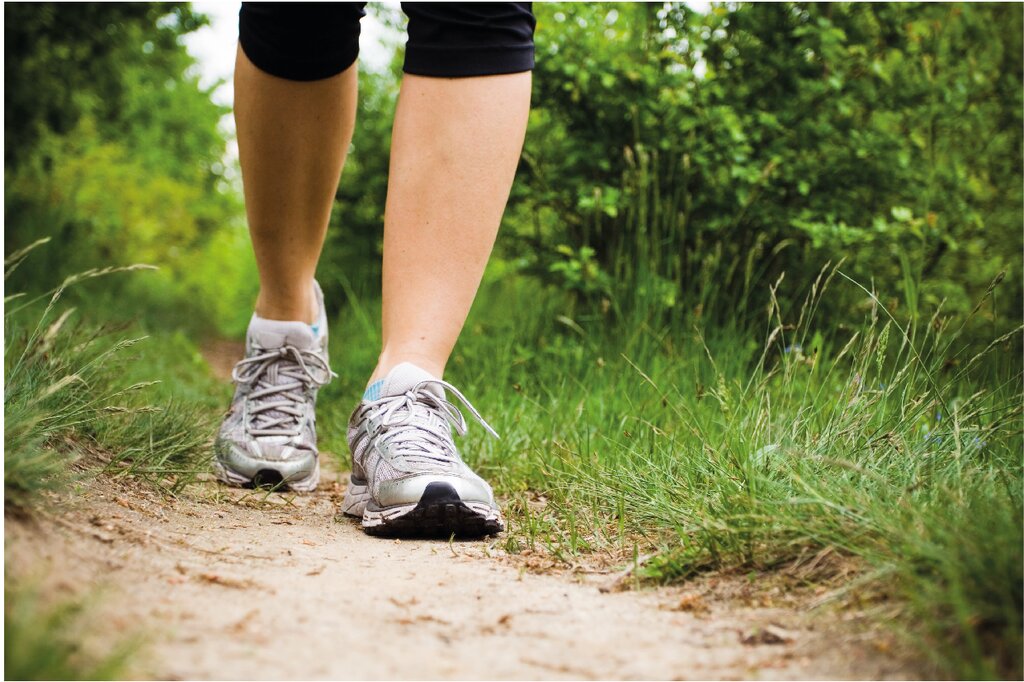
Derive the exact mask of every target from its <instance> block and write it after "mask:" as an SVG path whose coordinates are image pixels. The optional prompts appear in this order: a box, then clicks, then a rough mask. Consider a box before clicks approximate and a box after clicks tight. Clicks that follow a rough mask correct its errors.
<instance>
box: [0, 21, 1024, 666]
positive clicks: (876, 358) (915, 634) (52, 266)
mask: <svg viewBox="0 0 1024 682" xmlns="http://www.w3.org/2000/svg"><path fill="white" fill-rule="evenodd" d="M536 10H537V12H538V18H539V24H538V36H537V38H538V67H537V70H536V72H535V80H534V83H535V85H534V88H535V92H534V108H533V112H532V114H531V125H530V132H529V134H528V139H527V144H526V149H525V151H524V154H523V161H522V164H521V167H520V172H519V175H518V178H517V183H516V187H515V189H514V192H513V196H512V200H511V202H510V205H509V208H508V210H507V212H506V219H505V223H504V226H503V232H502V236H501V238H500V240H499V245H498V249H497V252H496V256H495V258H494V259H493V261H492V263H491V264H490V266H489V268H488V271H487V274H486V276H485V284H484V287H483V289H482V293H481V298H480V300H479V301H478V304H477V306H476V307H475V309H474V312H473V314H472V316H471V319H470V321H469V323H468V324H467V329H466V333H465V334H464V337H463V339H462V341H460V344H459V346H458V348H457V349H456V354H455V356H454V358H453V361H452V363H451V366H450V373H451V375H452V379H453V380H455V381H457V382H458V383H459V384H460V386H463V387H464V388H465V389H466V392H467V394H468V395H469V396H470V397H471V398H472V399H473V400H474V402H475V403H476V404H477V405H478V406H479V407H481V408H482V411H483V412H484V414H485V415H486V416H487V418H488V420H489V421H491V423H493V424H494V425H495V426H496V427H497V428H498V430H499V431H500V432H501V433H502V434H503V436H504V438H503V439H502V440H501V441H500V442H485V441H483V440H482V439H481V438H479V435H480V434H477V436H478V438H475V439H474V440H473V446H472V447H471V448H469V449H467V453H468V455H467V456H468V457H469V459H471V461H472V462H473V464H474V465H476V466H478V467H479V468H480V469H481V470H482V472H483V473H485V474H486V475H487V476H489V477H490V478H491V479H492V480H493V481H494V482H495V483H496V487H497V489H498V491H499V494H500V495H501V496H502V497H503V499H504V500H505V503H506V509H507V511H508V514H509V517H510V521H511V523H512V528H511V531H510V533H509V534H508V536H507V538H506V543H507V546H508V549H509V550H511V551H517V550H518V549H521V548H523V547H526V546H533V547H544V548H547V549H548V551H550V552H551V553H553V554H554V555H555V556H559V557H564V558H566V560H569V559H571V557H573V556H575V555H579V554H586V553H588V552H593V551H610V552H618V553H619V554H620V555H622V556H631V555H634V554H635V555H636V556H639V555H641V554H643V555H644V556H647V555H649V554H650V555H653V556H652V558H650V559H649V560H648V561H647V562H646V563H645V564H644V566H643V567H642V572H643V573H644V575H645V576H646V577H648V578H649V579H651V580H663V581H670V580H683V579H686V578H687V577H690V576H692V575H693V574H694V573H695V572H698V571H705V570H712V569H724V570H732V569H742V570H753V569H757V570H772V569H775V568H778V567H781V566H788V567H800V566H809V565H812V564H813V562H812V561H811V559H812V558H813V557H815V556H821V555H822V552H832V553H835V554H837V555H839V556H842V557H846V558H848V559H850V560H851V561H855V562H857V565H858V566H860V569H861V572H860V578H859V579H858V581H857V583H856V585H854V586H853V587H851V588H850V589H851V590H852V591H854V592H856V593H857V594H858V595H860V596H861V598H863V599H865V600H868V602H869V603H870V604H872V605H873V606H872V609H874V611H873V612H874V613H875V615H876V616H877V617H878V618H879V619H884V620H889V621H892V622H894V623H896V624H897V625H898V626H900V627H901V628H902V629H903V630H904V631H905V632H907V633H908V635H909V638H910V639H909V641H911V642H913V643H915V644H916V645H919V646H920V647H921V650H922V651H924V652H927V654H928V655H929V656H930V657H931V658H932V659H933V661H934V663H935V665H936V666H937V668H936V670H938V671H939V672H940V673H941V674H946V675H953V676H965V677H1000V676H1002V677H1013V678H1020V677H1021V675H1022V670H1021V667H1022V663H1021V632H1022V625H1021V623H1022V614H1021V603H1022V600H1024V590H1022V575H1021V574H1022V565H1024V560H1022V550H1021V547H1022V545H1024V531H1022V514H1024V505H1022V485H1021V484H1022V471H1021V466H1022V460H1021V455H1022V438H1021V433H1022V429H1021V426H1022V424H1021V417H1022V415H1021V412H1022V400H1021V397H1022V366H1021V357H1022V354H1021V350H1022V346H1021V335H1020V330H1021V323H1022V319H1021V311H1022V308H1024V294H1022V284H1021V282H1022V279H1021V275H1022V272H1021V270H1022V250H1024V230H1022V227H1024V213H1022V201H1024V196H1022V186H1024V185H1022V175H1021V173H1022V159H1021V150H1022V139H1021V134H1022V115H1024V111H1022V107H1024V99H1022V97H1024V85H1022V78H1024V71H1022V52H1024V46H1022V34H1024V26H1022V14H1024V12H1022V9H1021V6H1020V5H1015V4H1006V5H988V4H952V5H949V4H925V3H901V4H829V5H816V4H771V5H762V4H754V5H746V4H739V5H731V4H730V5H712V7H711V9H710V10H709V11H707V12H695V11H692V10H690V9H688V8H687V7H685V6H683V5H678V4H665V5H662V4H629V3H621V4H620V3H600V4H593V3H592V4H560V3H552V4H538V5H537V6H536ZM4 11H5V20H6V28H5V38H6V42H5V58H6V62H5V79H6V83H7V89H6V92H7V95H6V100H5V129H6V137H5V140H6V144H5V150H4V151H5V163H6V173H5V220H6V223H5V241H6V245H5V255H6V257H7V267H6V268H5V277H6V280H5V281H6V285H7V299H5V342H6V347H5V374H6V380H7V381H6V387H5V395H4V399H5V400H4V405H5V417H6V428H5V446H6V454H5V466H6V474H5V496H6V501H7V505H6V507H7V508H8V509H10V506H11V505H16V506H17V507H19V508H30V507H31V505H32V504H33V500H34V499H37V498H38V492H39V489H40V488H43V487H45V486H47V485H59V483H60V481H62V480H66V477H67V476H68V475H70V474H71V470H70V469H69V468H68V463H69V462H70V461H71V460H73V459H74V458H75V457H76V456H78V455H79V454H80V453H81V451H82V449H83V447H85V446H86V445H87V446H88V447H89V448H92V449H99V450H102V451H104V452H106V453H108V457H107V461H108V463H109V464H108V466H107V469H108V470H110V469H115V470H117V471H119V472H121V473H124V474H130V475H140V476H143V477H145V478H147V479H148V480H150V481H151V482H153V483H154V484H156V485H162V486H165V487H172V488H173V487H175V486H180V485H183V484H184V483H185V482H187V481H188V480H189V472H192V471H195V470H198V469H200V468H201V467H202V466H203V463H204V457H205V456H206V454H205V452H204V450H203V448H202V447H201V446H200V443H201V442H202V441H203V440H204V434H205V433H206V431H205V430H209V429H212V422H213V421H214V420H215V418H216V415H217V411H218V409H219V408H220V407H221V405H222V403H225V401H226V400H227V395H228V390H227V388H226V387H224V386H220V385H217V384H215V383H214V382H212V381H211V380H210V379H209V377H208V376H207V375H206V374H205V372H204V370H203V364H202V359H201V356H200V355H199V352H198V350H197V349H198V347H199V345H200V344H201V343H202V342H203V340H204V339H207V338H210V337H215V336H234V337H238V336H240V335H241V334H242V333H243V332H244V327H245V324H246V321H247V319H248V315H249V312H250V309H251V308H250V306H251V301H252V299H253V296H254V292H255V270H254V266H253V263H252V257H251V254H250V252H249V246H248V242H247V238H246V234H245V225H244V216H243V214H242V211H241V203H240V199H239V196H238V188H237V186H235V185H234V184H232V182H230V178H231V172H230V171H231V169H230V168H226V167H225V165H224V161H223V158H224V149H225V140H224V136H223V133H222V131H221V130H220V128H219V127H218V121H219V119H220V117H221V116H222V115H223V114H224V113H225V112H224V111H223V110H222V109H221V108H219V107H217V106H216V105H214V104H213V103H211V101H210V96H209V95H210V93H209V91H207V90H204V89H202V88H201V87H200V86H199V84H198V80H197V76H196V75H195V71H194V69H193V68H192V60H191V58H190V57H189V56H188V54H187V53H186V52H185V50H184V48H183V47H182V46H181V42H180V38H181V36H183V35H185V34H187V33H188V32H190V31H193V30H195V29H196V28H197V27H198V26H200V25H202V22H203V18H202V17H201V16H199V15H197V14H195V13H194V12H193V11H192V10H191V9H189V7H188V6H187V5H133V4H128V5H89V4H85V5H74V6H64V7H61V8H60V10H59V15H58V10H57V8H56V7H55V6H53V5H48V4H42V5H20V4H13V5H11V4H8V5H5V7H4ZM382 17H383V19H384V20H385V21H391V22H400V21H401V20H400V19H399V18H397V17H394V16H392V15H390V14H383V15H382ZM71 24H74V25H75V26H76V27H78V29H76V31H74V32H70V31H66V30H63V27H66V26H68V25H71ZM400 63H401V61H400V55H396V59H395V61H394V62H393V64H392V68H391V69H387V70H384V71H383V72H379V73H378V72H365V73H363V74H362V75H361V79H362V80H361V83H360V87H361V103H360V115H359V118H358V124H357V133H356V139H355V141H354V144H353V150H352V154H351V155H350V161H349V165H348V167H347V168H346V171H345V175H344V177H343V181H342V184H341V187H340V188H339V190H338V197H337V210H336V211H335V212H334V217H333V219H332V221H333V223H334V224H333V225H332V230H331V234H330V237H329V243H328V246H327V248H326V250H325V258H324V261H323V263H322V265H321V269H320V275H319V276H320V280H321V282H322V284H323V285H324V288H325V291H326V292H327V296H328V301H329V305H330V306H331V313H332V315H333V316H334V317H335V318H336V322H335V327H334V330H335V331H334V333H333V334H332V342H333V343H334V344H335V345H336V347H335V348H334V349H333V350H332V358H333V359H334V361H335V364H336V366H335V370H336V371H338V372H339V374H340V379H339V380H338V381H336V382H335V383H333V384H331V385H330V386H329V387H328V388H327V389H326V390H325V393H324V397H323V400H322V404H323V405H324V411H325V414H323V415H322V416H321V422H322V423H323V424H324V427H323V429H322V430H323V431H324V434H323V435H324V437H325V441H326V446H327V447H328V448H331V449H333V451H335V452H338V453H344V443H343V436H342V434H343V432H344V431H343V428H342V427H343V424H344V421H345V419H346V417H347V413H348V409H349V407H350V405H351V403H352V402H353V401H354V400H356V399H357V397H358V394H359V392H360V390H361V388H362V383H363V380H364V378H365V376H366V374H367V373H368V372H369V371H370V369H371V368H372V366H373V363H374V360H375V354H376V348H377V345H376V344H377V342H378V340H379V327H378V323H377V311H378V299H377V286H378V281H379V275H380V273H379V265H378V258H377V256H379V252H380V245H381V222H382V212H383V206H384V194H385V191H386V172H387V145H388V139H389V135H390V122H391V116H392V109H393V103H394V96H395V94H396V93H397V88H398V85H399V78H400V73H399V71H398V67H399V65H400ZM42 237H50V238H51V241H50V242H49V243H47V244H45V245H41V246H39V247H37V248H35V249H33V250H31V251H30V252H28V253H24V252H22V251H21V250H23V249H25V248H27V247H29V246H30V245H31V244H33V243H35V242H36V241H37V240H38V239H40V238H42ZM136 263H149V264H152V265H156V266H158V267H159V269H158V270H157V271H155V272H135V273H117V272H115V273H110V274H109V276H103V277H96V276H92V275H98V274H101V273H92V274H91V275H90V276H89V277H77V278H74V279H73V281H71V282H69V284H73V285H74V286H71V287H70V288H67V289H66V290H65V289H63V288H62V289H61V290H60V291H59V292H58V293H59V295H58V296H57V297H56V298H54V296H53V292H54V288H55V287H58V286H59V285H61V282H64V281H65V280H66V278H69V277H73V276H74V275H76V273H82V272H84V271H87V270H88V269H90V268H95V267H103V268H113V267H127V266H131V265H133V264H136ZM13 292H16V293H19V294H24V296H22V297H21V298H18V299H11V295H12V293H13ZM36 297H39V298H38V300H37V301H36ZM33 301H35V302H33ZM527 301H528V302H529V305H523V303H525V302H527ZM72 307H74V308H76V311H75V312H71V313H68V312H67V311H68V310H71V308H72ZM147 334H148V335H150V337H151V338H148V339H146V340H143V341H140V342H138V343H131V342H130V341H131V340H132V339H137V338H139V337H141V336H145V335H147ZM69 377H71V378H69ZM150 380H160V381H161V382H162V383H159V384H156V385H149V384H148V381H150ZM189 425H191V428H190V426H189ZM76 453H77V454H76ZM539 499H543V500H545V501H546V502H545V503H544V504H538V502H537V500H539ZM821 577H822V576H820V575H817V574H811V578H810V579H820V578H821ZM25 612H26V611H25V610H24V609H23V610H21V611H17V612H5V616H7V617H12V616H11V614H12V613H15V615H17V614H22V615H23V614H24V613H25ZM19 617H21V616H19ZM5 623H6V624H7V626H8V628H9V629H10V628H11V627H12V625H11V622H9V621H5ZM14 627H17V623H15V624H14Z"/></svg>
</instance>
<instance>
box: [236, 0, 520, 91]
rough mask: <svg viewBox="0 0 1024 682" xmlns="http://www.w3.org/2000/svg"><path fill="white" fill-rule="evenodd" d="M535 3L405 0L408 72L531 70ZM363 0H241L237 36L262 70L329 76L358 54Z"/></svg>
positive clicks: (303, 77)
mask: <svg viewBox="0 0 1024 682" xmlns="http://www.w3.org/2000/svg"><path fill="white" fill-rule="evenodd" d="M531 4H532V3H529V2H403V3H402V10H403V11H404V12H405V14H406V16H408V17H409V29H408V32H409V36H408V40H407V42H406V48H405V66H404V70H405V72H406V73H410V74H414V75H417V76H435V77H439V78H462V77H468V76H492V75H496V74H502V73H519V72H522V71H530V70H531V69H533V30H534V27H535V25H536V20H535V19H534V17H533V12H532V10H531ZM365 6H366V3H364V2H351V3H347V2H326V3H318V2H308V3H307V2H268V3H261V2H243V3H242V10H241V12H240V13H239V21H238V39H239V42H240V43H241V45H242V50H243V51H244V52H245V55H246V56H247V57H248V58H249V59H250V61H252V63H253V64H255V65H256V67H257V68H259V69H260V70H261V71H265V72H266V73H269V74H270V75H272V76H278V77H280V78H287V79H288V80H296V81H313V80H319V79H321V78H330V77H331V76H334V75H336V74H339V73H341V72H342V71H344V70H345V69H347V68H348V67H350V66H351V65H352V64H353V63H354V62H355V61H356V57H357V56H358V55H359V20H360V19H361V18H362V17H363V16H364V15H365V14H366V12H365V10H364V7H365Z"/></svg>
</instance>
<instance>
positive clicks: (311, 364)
mask: <svg viewBox="0 0 1024 682" xmlns="http://www.w3.org/2000/svg"><path fill="white" fill-rule="evenodd" d="M333 376H336V375H335V374H334V372H332V371H331V368H330V367H328V366H327V363H326V362H325V361H324V359H323V357H321V356H320V355H318V354H316V353H314V352H313V351H308V350H300V349H298V348H296V347H295V346H282V347H280V348H275V349H273V350H268V351H265V352H263V353H260V354H259V355H254V356H252V357H251V358H245V359H244V360H242V361H241V362H239V363H238V364H237V365H235V368H234V369H233V370H232V372H231V378H233V379H234V380H235V381H236V382H237V383H239V384H242V385H245V386H251V387H252V388H253V390H252V391H251V392H250V393H249V394H248V395H247V396H246V398H247V399H248V401H249V405H248V419H247V420H246V424H245V429H246V432H247V433H249V435H252V436H291V437H295V436H298V435H300V434H301V431H300V426H301V420H302V417H303V415H304V414H305V407H306V401H307V396H306V395H305V391H306V390H308V389H309V388H312V387H314V386H315V387H317V388H319V387H320V386H323V385H324V384H326V383H327V382H329V381H330V380H331V377H333ZM272 396H273V397H276V400H275V399H269V400H268V398H271V397H272Z"/></svg>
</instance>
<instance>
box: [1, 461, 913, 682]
mask: <svg viewBox="0 0 1024 682" xmlns="http://www.w3.org/2000/svg"><path fill="white" fill-rule="evenodd" d="M331 460H332V458H331V457H329V456H328V457H324V461H325V463H329V462H331ZM343 482H344V474H339V473H338V472H336V471H332V470H330V469H328V470H327V471H326V472H325V477H324V481H323V483H322V485H321V490H320V491H319V492H317V493H314V494H311V495H279V494H267V493H262V492H253V491H242V490H233V489H228V488H225V487H222V486H220V485H218V484H216V483H214V482H213V481H204V482H202V483H200V484H199V485H197V486H195V487H194V488H193V489H191V490H189V491H188V492H187V494H185V495H182V496H180V497H178V498H176V499H170V500H169V499H167V498H166V497H163V496H161V495H159V494H156V493H154V492H151V491H148V490H145V489H142V488H141V487H140V486H139V485H138V484H135V483H133V482H131V481H127V480H114V479H111V478H110V477H101V478H100V479H98V480H96V481H94V482H91V483H88V484H87V485H85V486H84V488H83V489H80V490H79V491H77V493H76V494H75V495H74V496H73V498H74V499H73V500H71V502H72V504H71V505H70V506H68V507H67V508H62V507H61V508H56V509H57V510H56V511H52V512H49V513H47V514H46V515H45V516H44V517H43V518H42V519H40V520H36V521H32V522H24V521H17V520H12V519H7V528H6V533H5V536H6V545H7V550H8V561H7V565H8V570H9V572H13V573H15V574H17V573H25V572H32V573H33V574H36V575H44V576H47V577H46V578H45V583H46V584H47V585H48V586H50V587H52V588H53V590H52V592H53V594H61V593H64V592H73V593H81V592H88V591H91V590H94V589H96V588H97V587H98V588H100V589H101V590H102V592H101V595H102V599H100V600H97V601H98V609H99V611H100V613H101V614H102V616H103V617H102V618H101V619H99V622H100V625H98V626H97V627H96V629H95V631H94V632H92V633H91V634H90V635H89V638H90V640H89V641H90V642H92V643H95V642H97V641H99V642H103V641H109V640H110V639H111V638H117V637H123V636H124V635H125V633H128V632H139V633H142V634H143V635H144V637H145V639H146V641H147V645H146V647H145V648H144V650H143V651H144V655H143V656H142V657H140V658H139V659H138V663H137V664H136V669H135V670H133V671H132V672H133V674H135V675H138V676H145V677H150V676H151V677H157V678H166V679H178V678H194V679H211V678H214V679H217V678H220V679H273V678H279V679H323V678H340V679H382V678H399V679H408V678H416V679H436V678H460V679H466V678H482V679H537V678H542V679H551V678H555V679H570V678H656V679H694V678H697V679H707V678H903V677H906V676H910V675H913V674H914V673H913V672H912V671H910V670H908V668H907V667H906V665H905V664H903V663H901V662H899V661H898V660H896V659H895V658H893V657H892V656H891V655H882V654H881V653H880V648H879V646H878V640H877V639H876V636H875V635H872V634H871V633H870V631H864V632H861V633H860V634H857V633H856V632H854V631H852V630H851V628H850V627H848V626H844V625H843V624H842V623H841V622H839V621H841V620H842V619H841V618H836V614H834V613H833V614H829V613H823V612H821V611H816V612H811V613H809V612H806V611H805V610H802V609H800V608H799V600H796V601H794V600H787V599H785V598H779V599H777V600H776V601H778V602H779V603H780V604H783V605H782V606H777V607H774V608H765V607H752V606H749V605H748V604H749V601H750V600H746V601H744V600H737V599H716V598H714V596H713V595H711V596H709V597H708V598H707V599H706V601H701V602H700V605H701V608H699V609H694V610H689V611H684V610H679V607H680V604H681V595H682V594H683V593H684V592H685V591H686V590H687V589H688V588H664V589H659V590H640V591H627V592H614V593H603V592H601V591H600V590H599V589H598V586H599V585H600V584H607V581H608V576H587V575H585V574H584V575H580V574H576V575H573V574H563V575H538V574H533V573H530V572H527V571H525V570H523V568H522V562H521V561H517V560H515V559H513V558H511V557H507V556H503V554H504V553H503V552H501V551H500V549H499V547H500V546H501V544H502V543H501V542H500V541H496V540H494V539H491V540H486V541H477V542H456V543H453V544H449V543H447V542H438V541H395V540H382V539H375V538H371V537H368V536H366V535H365V534H363V533H362V531H361V530H360V529H359V527H358V524H357V522H355V521H353V520H350V519H345V518H337V517H336V513H337V512H336V510H337V503H338V501H339V499H340V497H341V491H342V489H343V487H342V484H343ZM721 581H722V582H723V583H728V582H729V581H731V582H733V583H736V584H738V585H739V588H737V589H738V590H739V591H740V592H743V593H744V594H749V593H750V592H751V590H754V591H757V589H758V585H756V584H754V585H751V584H750V583H749V581H747V580H746V579H745V578H738V577H737V578H722V579H721ZM734 587H736V585H732V586H731V588H734ZM690 589H692V588H690ZM737 589H732V592H733V593H737ZM726 591H728V590H726ZM719 592H721V590H719ZM683 602H686V600H685V599H684V600H683ZM691 606H692V604H691ZM759 628H769V629H770V630H771V631H772V632H773V633H782V635H783V637H782V639H783V640H784V641H782V642H774V643H772V641H773V639H774V638H773V637H770V636H769V637H754V638H753V641H751V640H749V637H750V635H751V633H756V632H758V631H759ZM744 639H748V642H747V643H743V640H744Z"/></svg>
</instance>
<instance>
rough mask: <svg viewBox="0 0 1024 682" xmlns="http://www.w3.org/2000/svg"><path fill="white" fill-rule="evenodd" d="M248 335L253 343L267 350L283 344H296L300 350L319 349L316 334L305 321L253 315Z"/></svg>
mask: <svg viewBox="0 0 1024 682" xmlns="http://www.w3.org/2000/svg"><path fill="white" fill-rule="evenodd" d="M248 337H249V342H250V343H251V344H253V345H255V346H258V347H259V348H263V349H266V350H273V349H274V348H281V347H283V346H295V347H296V348H298V349H299V350H316V349H317V338H316V334H315V333H314V332H313V328H312V327H311V326H309V325H308V324H306V323H305V322H290V321H284V320H267V319H264V318H262V317H257V316H256V315H253V316H252V320H251V321H250V322H249V333H248Z"/></svg>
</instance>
